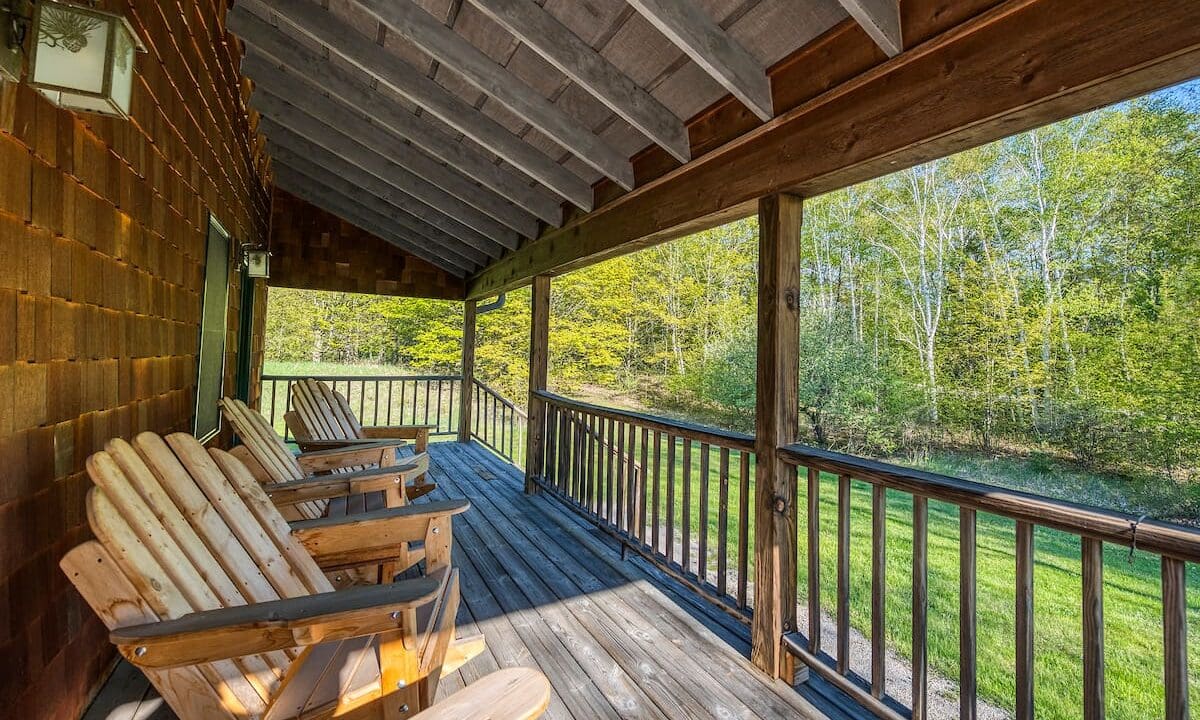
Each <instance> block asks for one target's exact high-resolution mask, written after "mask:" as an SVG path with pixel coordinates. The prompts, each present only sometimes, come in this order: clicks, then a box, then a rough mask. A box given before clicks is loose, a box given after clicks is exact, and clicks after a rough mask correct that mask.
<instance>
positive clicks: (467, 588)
mask: <svg viewBox="0 0 1200 720" xmlns="http://www.w3.org/2000/svg"><path fill="white" fill-rule="evenodd" d="M430 453H431V455H432V467H431V471H430V472H431V475H432V477H433V479H434V480H435V481H436V482H437V483H438V485H439V488H438V490H437V491H436V492H435V493H434V494H433V495H431V497H434V498H438V497H441V498H463V497H465V498H467V499H469V500H470V501H471V504H472V507H471V510H470V511H469V512H468V513H466V514H464V515H460V516H458V517H457V518H455V522H454V540H455V543H454V562H455V564H456V566H457V567H458V568H459V570H460V573H461V590H462V597H463V603H462V606H461V610H460V615H459V628H460V629H461V631H462V632H463V633H472V632H482V633H483V634H484V635H485V636H486V638H487V644H488V650H487V651H486V652H485V653H484V654H483V655H481V656H479V657H477V658H475V659H474V660H473V661H472V662H471V663H469V664H468V665H466V666H465V667H463V668H462V669H461V670H459V671H458V672H456V673H455V674H454V675H453V676H450V677H448V678H446V679H445V680H444V681H443V683H442V688H441V690H440V693H442V694H448V693H451V692H453V691H454V690H456V689H459V688H461V687H462V686H463V684H464V683H469V682H471V681H472V680H475V679H477V678H479V677H482V676H483V675H485V674H487V673H488V672H491V671H493V670H496V669H497V668H500V667H511V666H517V665H526V666H535V667H539V668H541V670H542V672H544V673H545V674H546V675H547V677H549V678H550V681H551V684H552V685H553V688H554V692H553V697H552V699H551V704H550V709H549V711H548V712H547V714H546V717H547V718H552V719H555V720H572V719H573V720H593V719H599V718H639V719H640V718H687V719H694V718H710V717H712V718H717V717H721V718H725V717H728V718H784V717H814V718H816V717H820V718H824V717H831V718H850V717H855V718H857V717H862V716H863V713H862V710H861V709H859V708H857V707H856V706H855V705H854V704H853V703H852V702H850V701H849V700H848V699H846V698H845V697H843V696H840V695H839V694H838V693H837V692H836V691H833V690H832V688H830V687H829V686H827V685H824V684H823V683H820V682H819V681H817V680H814V681H812V683H810V684H808V685H804V686H801V688H800V689H798V690H794V689H792V688H790V687H788V686H787V685H786V684H784V683H782V682H770V681H768V680H767V679H766V678H765V677H764V676H762V675H761V674H759V673H757V672H756V671H755V670H754V669H753V668H752V667H751V665H750V663H749V660H748V659H747V655H748V653H749V631H748V628H746V627H745V626H744V625H742V624H741V623H739V622H738V621H737V620H735V619H733V618H730V617H728V616H726V615H724V614H723V613H722V612H721V611H719V610H717V609H715V608H712V607H710V606H708V605H707V604H706V603H705V601H703V600H701V599H700V598H699V597H697V596H695V595H693V594H691V593H690V592H689V591H688V590H687V589H685V588H684V587H683V586H681V585H679V584H678V583H676V582H674V581H673V580H671V579H670V578H668V577H666V576H665V575H662V574H661V573H658V572H656V571H655V570H654V568H653V567H652V566H650V565H649V564H648V563H645V562H644V561H643V560H641V559H635V558H634V556H633V555H630V556H629V559H626V560H622V559H621V554H620V550H619V547H618V546H617V545H616V543H615V542H613V541H612V540H611V539H610V538H608V537H607V536H606V535H604V534H603V533H600V532H598V531H597V530H596V529H595V528H592V527H590V526H589V525H587V524H586V523H585V522H584V521H583V520H582V519H581V518H579V517H577V516H575V515H574V514H572V513H570V512H569V511H566V510H565V509H564V508H562V506H560V505H559V504H558V503H557V502H556V501H554V500H552V499H549V498H545V497H527V496H525V495H524V494H523V492H522V490H521V485H522V480H521V478H520V476H519V473H518V471H516V470H515V469H514V468H512V467H511V466H509V465H507V464H506V463H504V462H503V461H501V460H499V459H498V458H496V457H495V456H494V455H492V454H491V453H489V452H488V451H487V450H485V449H483V448H482V447H480V446H478V445H460V444H457V443H439V444H435V445H433V446H432V447H431V449H430ZM85 717H86V718H87V720H146V719H147V718H154V720H165V719H166V718H170V717H172V716H171V714H170V713H169V712H167V711H165V709H164V708H162V707H161V701H158V699H157V697H156V696H155V694H154V690H153V688H148V687H147V684H146V682H145V680H144V679H142V677H141V674H140V673H138V672H137V671H136V670H133V669H132V668H131V667H130V666H128V665H122V666H119V667H118V669H117V670H116V671H115V672H114V674H113V677H112V679H110V681H109V683H108V685H107V686H106V687H105V688H104V690H103V691H102V692H101V693H100V695H99V696H98V697H97V699H96V702H95V703H94V704H93V706H92V708H91V709H90V710H89V712H88V714H87V715H86V716H85Z"/></svg>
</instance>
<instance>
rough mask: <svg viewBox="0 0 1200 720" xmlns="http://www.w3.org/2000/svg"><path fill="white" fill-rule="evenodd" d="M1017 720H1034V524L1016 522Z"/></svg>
mask: <svg viewBox="0 0 1200 720" xmlns="http://www.w3.org/2000/svg"><path fill="white" fill-rule="evenodd" d="M1016 670H1017V671H1016V679H1017V698H1016V717H1017V720H1032V719H1033V525H1031V524H1029V523H1027V522H1018V523H1017V669H1016Z"/></svg>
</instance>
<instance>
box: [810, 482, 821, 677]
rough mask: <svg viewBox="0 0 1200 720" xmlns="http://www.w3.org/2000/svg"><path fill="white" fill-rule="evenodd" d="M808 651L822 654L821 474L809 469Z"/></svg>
mask: <svg viewBox="0 0 1200 720" xmlns="http://www.w3.org/2000/svg"><path fill="white" fill-rule="evenodd" d="M808 649H809V651H810V652H812V653H813V654H814V655H815V654H817V653H819V652H821V473H820V471H818V470H817V469H816V468H812V467H810V468H808Z"/></svg>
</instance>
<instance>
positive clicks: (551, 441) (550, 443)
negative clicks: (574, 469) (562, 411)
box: [543, 403, 558, 487]
mask: <svg viewBox="0 0 1200 720" xmlns="http://www.w3.org/2000/svg"><path fill="white" fill-rule="evenodd" d="M545 412H546V469H545V471H544V473H543V479H544V480H545V481H546V484H547V485H548V486H550V487H554V486H555V485H554V483H555V472H554V469H555V468H556V467H558V447H557V446H558V406H557V405H551V404H549V403H546V411H545Z"/></svg>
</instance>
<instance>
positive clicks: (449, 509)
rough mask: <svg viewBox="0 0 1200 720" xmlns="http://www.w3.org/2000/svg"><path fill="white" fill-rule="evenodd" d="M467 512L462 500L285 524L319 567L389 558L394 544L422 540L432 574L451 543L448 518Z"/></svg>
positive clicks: (445, 558) (445, 557) (444, 559)
mask: <svg viewBox="0 0 1200 720" xmlns="http://www.w3.org/2000/svg"><path fill="white" fill-rule="evenodd" d="M470 508H471V503H470V501H468V500H447V501H442V502H430V503H421V504H420V505H405V506H404V507H398V508H388V509H385V510H375V511H373V512H368V513H362V514H360V515H347V516H344V517H335V518H328V517H326V518H318V519H316V520H299V521H296V522H293V523H291V528H292V535H293V536H294V537H295V538H296V539H297V540H299V541H300V542H301V543H302V544H303V545H304V547H305V549H306V550H308V552H309V554H311V555H312V556H313V559H314V560H316V561H317V564H318V565H320V566H321V567H322V568H333V567H351V566H358V565H363V564H367V563H370V562H373V561H383V560H386V559H388V558H390V557H391V556H392V555H394V554H395V550H396V546H397V545H400V544H401V543H409V542H416V541H419V540H423V541H424V542H425V562H426V567H427V569H429V568H432V569H436V568H438V567H441V566H442V565H443V564H447V563H448V562H449V553H450V545H451V543H452V542H453V540H452V527H451V524H450V518H452V517H453V516H455V515H458V514H460V513H464V512H466V511H467V510H469V509H470Z"/></svg>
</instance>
